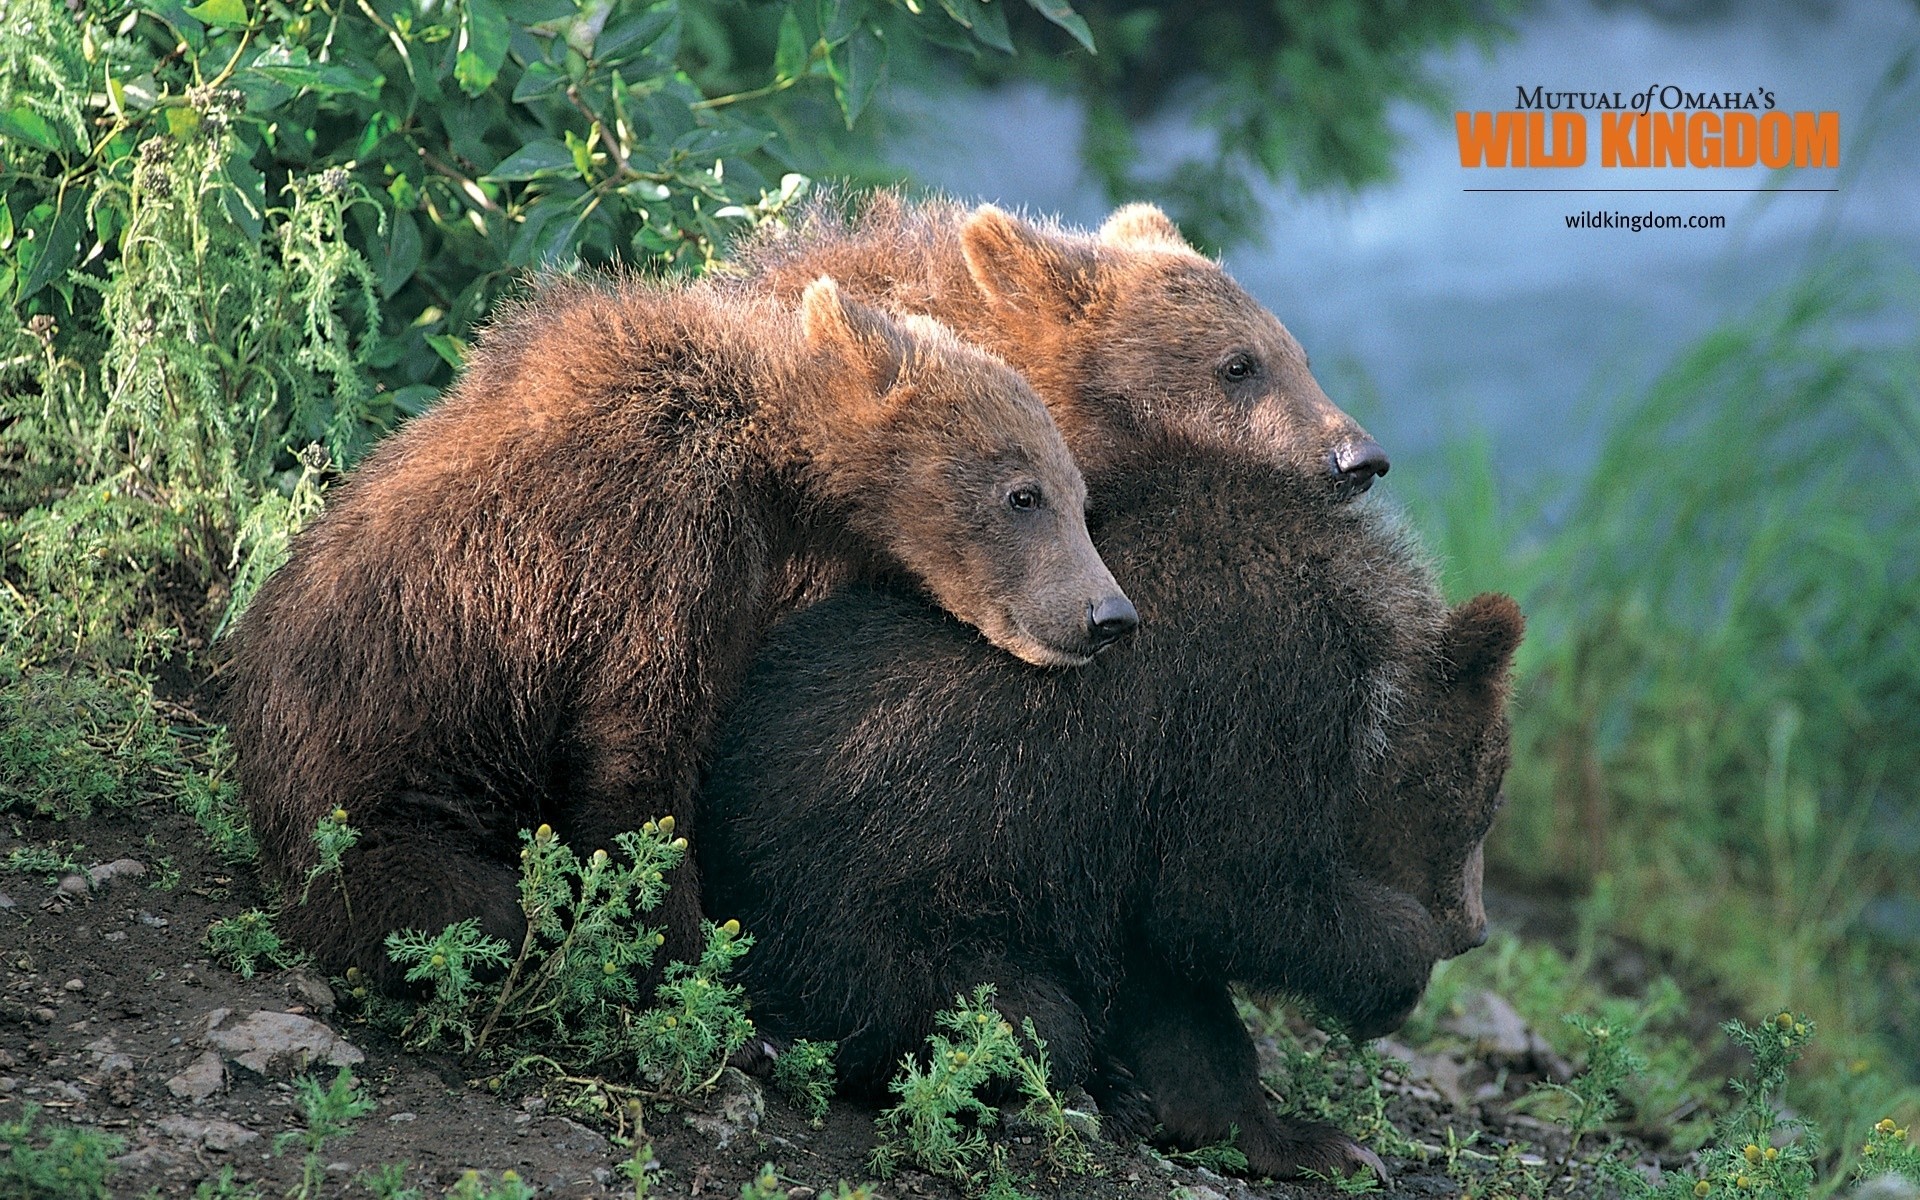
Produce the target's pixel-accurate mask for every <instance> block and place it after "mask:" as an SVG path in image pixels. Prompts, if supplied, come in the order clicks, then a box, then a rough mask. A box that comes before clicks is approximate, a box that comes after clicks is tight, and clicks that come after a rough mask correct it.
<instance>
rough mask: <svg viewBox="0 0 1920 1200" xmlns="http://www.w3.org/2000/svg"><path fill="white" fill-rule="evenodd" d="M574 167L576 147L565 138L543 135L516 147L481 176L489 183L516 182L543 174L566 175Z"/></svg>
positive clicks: (536, 177)
mask: <svg viewBox="0 0 1920 1200" xmlns="http://www.w3.org/2000/svg"><path fill="white" fill-rule="evenodd" d="M572 169H573V151H572V150H570V149H568V148H567V146H566V145H565V144H564V143H562V142H556V141H554V140H553V139H552V138H541V139H539V140H538V141H532V142H528V143H527V144H526V145H524V146H522V147H520V148H519V149H518V150H515V151H514V152H513V153H512V154H509V155H508V156H507V158H506V161H505V162H502V163H501V164H500V165H499V166H497V167H495V168H494V169H493V170H491V171H489V172H487V173H486V174H485V175H483V176H481V178H482V179H484V180H486V181H487V182H488V183H512V182H516V181H519V180H525V179H538V178H540V177H541V176H542V175H564V174H566V173H567V172H568V171H571V170H572Z"/></svg>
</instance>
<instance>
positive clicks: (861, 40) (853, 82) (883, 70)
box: [833, 25, 887, 129]
mask: <svg viewBox="0 0 1920 1200" xmlns="http://www.w3.org/2000/svg"><path fill="white" fill-rule="evenodd" d="M844 57H845V61H846V68H845V74H844V78H840V79H836V80H834V85H835V86H834V89H833V90H834V94H835V95H836V96H837V97H838V99H839V101H840V111H841V112H842V113H844V114H845V115H846V118H847V128H848V129H852V128H853V123H854V122H855V121H858V120H859V119H860V114H861V113H863V112H865V111H867V102H868V101H870V100H872V99H873V93H874V91H875V89H877V88H878V87H879V86H880V81H881V80H882V79H884V78H885V77H886V74H887V43H886V42H884V41H883V40H881V37H880V34H879V32H878V31H877V30H875V29H873V28H871V27H870V26H864V25H863V26H861V27H860V28H859V29H856V30H854V31H853V35H852V36H851V37H849V38H848V39H847V44H846V47H845V50H844Z"/></svg>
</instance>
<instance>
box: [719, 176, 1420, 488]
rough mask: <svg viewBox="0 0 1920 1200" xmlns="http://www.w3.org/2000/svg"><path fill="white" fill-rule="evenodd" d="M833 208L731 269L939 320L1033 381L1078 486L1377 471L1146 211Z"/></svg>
mask: <svg viewBox="0 0 1920 1200" xmlns="http://www.w3.org/2000/svg"><path fill="white" fill-rule="evenodd" d="M840 203H841V201H840V198H838V197H827V198H825V199H822V200H816V201H814V202H812V203H811V204H810V205H809V206H808V207H807V208H806V209H805V210H804V211H803V212H802V213H801V214H800V216H799V217H798V218H797V219H796V220H795V222H794V223H793V226H792V228H790V229H788V230H786V231H777V230H775V231H769V232H764V233H761V234H759V235H757V236H756V237H754V238H753V239H751V240H749V241H748V242H747V243H746V244H745V245H743V246H742V247H740V248H739V249H738V250H737V251H736V253H735V256H734V257H735V264H734V267H733V271H734V272H735V273H736V274H737V275H738V276H739V277H741V279H742V280H743V281H744V285H745V286H749V287H753V288H763V289H767V290H770V291H772V292H774V293H775V294H776V295H782V296H787V297H789V298H791V297H793V296H797V295H799V294H800V291H801V289H803V288H805V287H806V286H807V284H808V283H809V282H811V281H812V280H813V279H814V277H815V276H817V275H821V274H828V275H832V276H834V278H835V279H837V280H839V282H840V284H841V286H842V287H844V288H846V289H847V292H848V293H849V294H850V295H854V296H858V297H860V298H861V299H864V300H871V301H873V302H875V303H880V304H884V305H885V306H887V307H889V308H892V309H894V310H896V311H900V312H912V313H925V314H927V315H929V316H933V317H937V318H938V319H940V320H941V321H944V322H946V323H947V324H948V325H950V326H951V327H952V328H953V330H954V331H955V332H956V333H958V334H960V336H962V337H964V338H966V339H968V340H969V341H972V342H974V343H975V344H976V345H979V346H982V347H984V348H986V349H988V350H991V351H992V352H993V353H995V354H997V355H999V356H1000V357H1001V358H1003V359H1005V360H1006V361H1007V362H1008V363H1009V364H1010V365H1011V366H1013V368H1014V369H1015V370H1018V371H1019V372H1020V373H1021V374H1023V375H1025V376H1026V377H1027V378H1028V379H1029V380H1030V381H1032V383H1033V386H1034V390H1035V391H1037V392H1039V393H1040V398H1041V399H1042V400H1044V401H1046V403H1047V407H1048V409H1050V410H1051V411H1052V413H1053V419H1054V420H1055V421H1056V422H1058V423H1059V425H1060V432H1061V433H1062V434H1064V435H1065V437H1066V439H1067V445H1068V447H1070V448H1071V449H1072V450H1073V453H1074V457H1075V458H1076V459H1078V460H1079V463H1080V469H1081V470H1082V471H1084V472H1085V473H1086V476H1087V478H1088V479H1089V480H1092V479H1096V478H1098V477H1099V476H1101V475H1104V474H1106V473H1107V472H1108V471H1111V470H1114V469H1125V467H1126V466H1127V464H1128V463H1130V462H1132V461H1135V460H1138V459H1140V458H1141V457H1142V456H1143V455H1145V456H1148V457H1149V458H1150V457H1151V456H1152V455H1153V454H1156V453H1157V452H1158V448H1159V447H1160V446H1161V445H1163V444H1166V443H1169V442H1171V443H1173V444H1176V445H1186V446H1191V447H1198V448H1216V449H1219V450H1222V451H1225V452H1227V453H1229V454H1232V455H1235V456H1241V457H1246V458H1248V459H1251V460H1252V461H1256V462H1263V463H1268V464H1270V465H1274V466H1281V467H1286V468H1288V469H1292V470H1299V471H1305V472H1308V473H1310V474H1313V475H1316V476H1318V477H1320V478H1322V479H1324V480H1326V481H1328V482H1329V483H1330V484H1331V485H1332V486H1333V489H1334V491H1335V494H1336V495H1339V496H1343V497H1350V496H1354V495H1358V494H1359V493H1361V492H1364V491H1366V490H1367V488H1368V487H1369V486H1371V485H1372V483H1373V480H1374V478H1375V477H1376V476H1378V475H1384V474H1385V473H1386V471H1387V465H1388V464H1387V456H1386V454H1385V453H1384V452H1383V451H1382V450H1381V449H1380V446H1379V444H1378V443H1376V442H1375V441H1374V440H1373V439H1372V438H1370V437H1368V436H1367V433H1366V431H1365V430H1364V429H1362V428H1360V426H1359V425H1358V424H1356V423H1355V422H1354V420H1353V418H1351V417H1349V416H1347V414H1345V413H1344V412H1341V411H1340V410H1339V409H1338V408H1336V407H1334V404H1333V402H1332V401H1331V400H1329V399H1327V396H1326V393H1325V392H1323V391H1321V389H1320V385H1319V384H1318V383H1317V382H1315V380H1314V378H1313V375H1312V373H1311V372H1310V371H1309V370H1308V369H1307V356H1306V353H1305V351H1303V350H1302V349H1301V348H1300V344H1299V343H1298V342H1296V341H1295V340H1294V339H1293V336H1292V335H1291V334H1289V333H1288V332H1287V330H1286V329H1285V327H1283V326H1282V325H1281V324H1280V322H1279V321H1278V320H1277V319H1276V318H1275V317H1274V315H1273V314H1272V313H1270V312H1268V311H1267V310H1266V309H1265V308H1263V307H1261V305H1260V304H1259V303H1258V302H1257V301H1255V300H1254V299H1253V297H1252V296H1249V295H1248V294H1247V293H1246V291H1245V290H1244V289H1242V288H1241V287H1240V285H1239V284H1237V283H1235V282H1234V281H1233V280H1232V279H1231V278H1230V277H1228V275H1227V273H1226V272H1225V271H1223V270H1222V269H1221V268H1220V264H1218V263H1216V262H1214V261H1213V260H1211V259H1209V258H1207V257H1205V256H1204V255H1201V254H1199V253H1198V252H1196V251H1195V250H1194V249H1193V248H1192V247H1191V246H1189V245H1188V244H1187V242H1186V241H1185V240H1184V239H1183V238H1182V237H1181V236H1180V232H1179V230H1178V229H1176V228H1175V227H1174V225H1173V223H1172V222H1171V221H1169V220H1168V219H1167V218H1166V217H1165V216H1164V215H1162V214H1161V212H1160V210H1158V209H1156V208H1154V207H1152V206H1151V205H1146V204H1133V205H1128V206H1126V207H1124V208H1122V209H1120V210H1119V211H1117V212H1115V213H1114V214H1113V216H1112V217H1110V218H1109V219H1108V220H1107V222H1106V224H1104V225H1103V226H1101V228H1100V230H1099V232H1098V233H1095V234H1087V233H1081V232H1078V231H1074V230H1069V229H1066V228H1064V227H1061V226H1059V225H1055V224H1051V223H1034V222H1030V221H1025V220H1022V219H1020V218H1018V217H1014V216H1011V215H1009V214H1008V213H1005V212H1002V211H1001V210H1000V209H998V208H994V207H993V206H991V205H983V206H982V207H980V208H977V209H974V210H972V211H968V210H967V209H965V208H964V207H962V206H960V205H958V204H955V203H953V202H951V201H944V200H934V201H926V202H913V201H909V200H907V199H905V198H903V197H902V196H900V195H898V194H897V193H890V192H879V193H875V194H873V195H871V196H869V197H866V198H864V199H863V200H861V201H860V202H859V207H858V209H857V211H856V212H855V213H854V214H853V216H852V217H851V218H849V217H846V216H844V215H843V213H842V211H841V209H840V207H839V204H840Z"/></svg>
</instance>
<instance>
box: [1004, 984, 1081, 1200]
mask: <svg viewBox="0 0 1920 1200" xmlns="http://www.w3.org/2000/svg"><path fill="white" fill-rule="evenodd" d="M1021 1032H1022V1033H1023V1034H1024V1035H1025V1036H1026V1039H1027V1044H1028V1045H1030V1046H1032V1047H1033V1053H1032V1054H1024V1053H1020V1052H1018V1051H1016V1052H1015V1054H1014V1058H1013V1068H1014V1081H1015V1082H1016V1083H1018V1084H1019V1086H1020V1094H1021V1095H1022V1096H1024V1097H1025V1098H1026V1105H1025V1106H1024V1107H1023V1108H1022V1109H1021V1110H1020V1116H1021V1119H1022V1120H1024V1121H1026V1122H1027V1123H1028V1124H1030V1125H1032V1126H1034V1127H1035V1128H1037V1129H1038V1130H1039V1131H1040V1136H1041V1137H1042V1138H1043V1139H1044V1140H1045V1146H1044V1148H1043V1149H1042V1150H1041V1152H1040V1153H1041V1157H1042V1158H1044V1159H1045V1160H1046V1161H1047V1163H1048V1164H1049V1165H1051V1166H1052V1167H1053V1169H1054V1170H1056V1171H1060V1172H1064V1173H1066V1174H1069V1175H1084V1174H1086V1173H1087V1172H1088V1171H1090V1170H1092V1169H1093V1154H1092V1152H1091V1151H1090V1150H1088V1149H1087V1143H1086V1139H1085V1138H1083V1137H1082V1136H1081V1129H1080V1127H1079V1126H1076V1125H1075V1124H1074V1122H1073V1120H1071V1119H1070V1118H1069V1117H1068V1112H1067V1108H1066V1105H1065V1104H1063V1103H1062V1102H1061V1100H1060V1095H1059V1093H1058V1092H1055V1091H1054V1090H1053V1087H1052V1085H1051V1084H1050V1083H1048V1081H1047V1077H1048V1071H1049V1067H1050V1064H1049V1063H1048V1061H1047V1043H1046V1041H1045V1040H1044V1039H1043V1038H1041V1036H1040V1033H1039V1031H1038V1030H1036V1029H1035V1028H1034V1027H1033V1018H1032V1017H1028V1018H1026V1019H1025V1020H1023V1021H1022V1022H1021ZM1074 1115H1075V1116H1077V1117H1078V1118H1079V1119H1080V1121H1081V1122H1082V1123H1083V1124H1090V1125H1091V1130H1090V1131H1095V1132H1097V1130H1098V1128H1099V1124H1098V1118H1097V1117H1095V1116H1093V1114H1091V1113H1076V1114H1074Z"/></svg>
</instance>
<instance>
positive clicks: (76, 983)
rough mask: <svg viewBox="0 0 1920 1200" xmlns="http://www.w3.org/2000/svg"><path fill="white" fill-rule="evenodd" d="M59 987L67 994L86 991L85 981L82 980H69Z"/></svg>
mask: <svg viewBox="0 0 1920 1200" xmlns="http://www.w3.org/2000/svg"><path fill="white" fill-rule="evenodd" d="M60 986H61V987H63V988H65V989H66V990H67V991H69V992H84V991H86V990H87V981H86V980H84V979H69V980H67V981H66V982H65V983H63V984H61V985H60Z"/></svg>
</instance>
